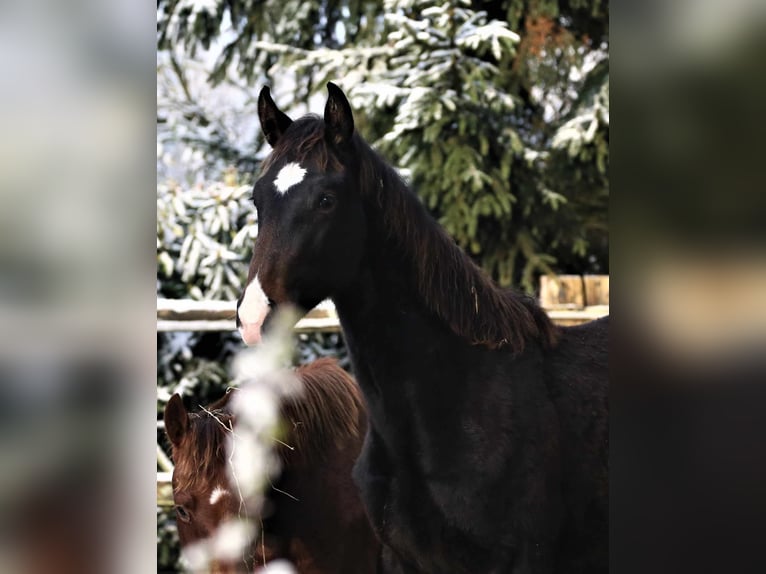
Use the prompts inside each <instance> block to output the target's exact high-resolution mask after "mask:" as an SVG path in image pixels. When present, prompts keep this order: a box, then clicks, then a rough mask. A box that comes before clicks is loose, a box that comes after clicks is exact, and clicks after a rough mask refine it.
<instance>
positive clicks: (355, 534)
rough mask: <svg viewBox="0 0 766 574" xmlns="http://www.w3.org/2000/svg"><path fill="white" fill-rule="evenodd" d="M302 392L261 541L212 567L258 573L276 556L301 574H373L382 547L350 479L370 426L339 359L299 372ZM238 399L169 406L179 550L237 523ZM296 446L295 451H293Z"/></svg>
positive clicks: (287, 405)
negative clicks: (231, 440)
mask: <svg viewBox="0 0 766 574" xmlns="http://www.w3.org/2000/svg"><path fill="white" fill-rule="evenodd" d="M295 374H296V375H297V377H298V378H299V380H300V381H301V382H302V387H303V391H302V392H301V393H300V395H298V396H294V397H288V398H287V399H285V400H284V401H283V403H282V405H281V416H282V418H283V420H284V421H285V423H286V425H285V426H287V428H288V430H287V434H286V437H283V438H284V439H285V440H284V441H283V442H278V441H275V444H276V448H277V451H278V455H279V458H280V459H281V463H282V464H281V466H282V470H281V473H280V475H279V477H278V479H276V480H274V481H273V483H272V485H271V486H270V487H268V486H267V488H268V489H269V491H268V492H267V493H266V500H265V503H264V512H263V515H262V516H259V517H252V518H254V519H255V521H256V524H259V525H261V526H262V531H261V538H260V539H259V540H257V541H256V542H255V543H254V544H253V545H252V547H251V549H250V553H249V556H248V557H246V558H244V559H243V560H242V561H241V562H238V563H227V564H223V563H218V564H215V568H216V571H218V572H242V571H252V569H253V567H254V566H257V565H263V564H264V563H266V562H269V561H271V560H275V559H280V558H281V559H286V560H289V561H290V562H292V563H293V564H294V565H295V567H296V568H297V570H298V572H299V573H300V574H344V573H347V574H364V573H368V572H370V573H371V572H375V570H376V561H377V556H378V552H379V545H378V542H377V539H376V538H375V535H374V534H373V531H372V529H371V527H370V524H369V522H368V519H367V516H366V514H365V512H364V508H363V506H362V503H361V501H360V498H359V494H358V492H357V488H356V486H355V485H354V483H353V481H352V478H351V469H352V466H353V464H354V461H355V460H356V458H357V456H358V454H359V451H360V448H361V445H362V439H363V437H364V433H365V429H366V427H367V415H366V412H365V408H364V403H363V401H362V398H361V395H360V392H359V389H358V387H357V385H356V383H355V382H354V380H353V379H352V378H351V377H350V376H349V375H348V374H347V373H346V372H345V371H344V370H343V369H341V368H340V367H339V366H338V365H337V363H336V362H335V361H334V360H332V359H327V358H325V359H319V360H317V361H315V362H313V363H311V364H309V365H305V366H301V367H299V368H297V369H296V371H295ZM233 394H234V393H231V392H229V391H227V393H226V395H225V396H224V397H222V398H221V399H219V400H218V401H217V402H215V403H214V404H212V405H210V407H209V408H207V409H203V410H202V411H201V412H198V413H189V412H187V410H186V408H185V407H184V405H183V402H182V400H181V397H180V396H179V395H177V394H176V395H173V397H171V399H170V401H169V402H168V404H167V406H166V408H165V429H166V432H167V434H168V437H169V439H170V441H171V443H172V447H173V451H172V454H173V460H174V462H175V469H174V471H173V498H174V502H175V505H176V518H177V524H178V534H179V538H180V542H181V546H182V547H187V546H189V545H190V544H192V543H193V542H196V541H200V540H203V539H205V538H209V537H210V536H211V535H212V534H213V533H214V531H215V529H216V528H217V527H218V526H219V525H220V524H221V523H222V522H224V521H225V520H226V519H229V518H233V517H236V516H237V515H238V513H239V511H240V499H239V497H238V496H237V494H236V492H237V489H236V486H235V485H233V484H232V481H231V479H230V478H229V476H228V474H227V453H226V444H227V443H226V438H227V434H228V432H231V429H236V420H235V416H234V415H233V414H232V411H231V409H230V407H229V405H228V403H229V399H230V397H231V396H232V395H233ZM287 445H289V446H287Z"/></svg>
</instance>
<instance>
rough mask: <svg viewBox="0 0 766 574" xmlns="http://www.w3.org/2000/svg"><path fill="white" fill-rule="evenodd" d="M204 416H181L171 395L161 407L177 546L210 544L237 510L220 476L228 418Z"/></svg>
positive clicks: (181, 407) (180, 407)
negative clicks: (170, 455)
mask: <svg viewBox="0 0 766 574" xmlns="http://www.w3.org/2000/svg"><path fill="white" fill-rule="evenodd" d="M216 407H219V405H218V404H216ZM210 412H211V413H212V414H208V413H207V412H202V413H200V414H197V413H189V412H187V410H186V408H185V407H184V404H183V401H182V400H181V397H180V396H179V395H177V394H175V395H173V396H172V397H171V398H170V401H168V404H167V406H166V407H165V432H166V433H167V435H168V438H169V439H170V442H171V443H172V445H173V461H174V464H175V467H174V469H173V502H174V503H175V510H176V523H177V525H178V537H179V539H180V542H181V546H188V545H189V544H191V543H193V542H197V541H200V540H204V539H206V538H210V536H211V535H212V534H213V533H214V532H215V530H216V528H217V527H218V526H219V525H220V524H222V523H223V522H224V521H225V520H226V519H228V518H232V517H234V516H236V514H237V511H238V508H239V498H238V497H237V496H236V494H235V491H234V490H233V489H232V487H231V484H230V481H229V478H228V476H227V472H226V436H227V433H228V432H231V423H232V420H231V415H228V414H226V413H225V412H223V411H220V410H215V411H210Z"/></svg>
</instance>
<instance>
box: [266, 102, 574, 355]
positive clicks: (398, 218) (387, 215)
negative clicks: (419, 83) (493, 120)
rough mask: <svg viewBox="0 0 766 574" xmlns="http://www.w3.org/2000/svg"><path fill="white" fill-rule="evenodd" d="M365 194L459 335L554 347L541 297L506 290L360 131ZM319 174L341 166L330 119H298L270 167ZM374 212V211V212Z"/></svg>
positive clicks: (490, 342)
mask: <svg viewBox="0 0 766 574" xmlns="http://www.w3.org/2000/svg"><path fill="white" fill-rule="evenodd" d="M351 145H352V146H353V147H354V151H355V152H356V158H357V161H358V162H359V164H358V168H357V169H358V177H359V183H358V184H359V189H360V192H361V193H362V195H363V197H364V198H365V199H366V200H367V201H374V202H376V205H377V208H378V209H376V210H374V211H376V212H380V213H381V214H382V219H383V227H384V229H385V231H386V233H387V234H388V236H389V237H390V238H391V239H392V240H394V242H395V243H396V244H397V245H398V247H399V249H400V250H401V251H402V252H403V254H404V256H405V258H406V259H407V260H408V261H409V262H410V265H411V271H412V273H413V275H414V277H415V284H416V289H417V291H418V293H419V294H420V297H421V298H422V301H423V303H424V304H425V305H426V306H427V307H428V308H429V309H430V310H431V311H432V312H433V313H435V314H436V315H437V316H438V317H439V318H440V319H441V320H442V321H444V322H445V323H446V324H447V325H449V327H450V329H451V330H452V331H453V332H454V333H455V334H457V335H459V336H461V337H463V338H465V339H467V340H468V341H470V342H471V343H472V344H475V345H483V346H486V347H488V348H490V349H499V348H507V349H509V350H511V351H513V352H515V353H521V352H522V351H523V350H524V347H525V344H526V343H527V342H528V341H530V340H536V341H539V342H540V343H541V344H542V345H543V346H544V347H552V346H554V345H555V343H556V340H557V338H558V333H559V329H558V328H557V327H556V326H555V325H554V324H553V323H552V322H551V320H550V319H549V318H548V316H547V314H546V313H545V312H544V311H543V309H542V308H541V307H540V306H539V305H538V304H537V303H536V302H535V300H534V299H532V298H531V297H528V296H526V295H522V294H520V293H517V292H514V291H512V290H510V289H503V288H501V287H499V286H498V285H497V284H496V283H495V282H494V281H492V279H491V278H490V277H488V276H487V274H486V273H485V272H484V271H483V270H482V269H481V268H480V267H479V266H478V265H476V263H474V262H473V260H472V259H471V258H470V257H468V256H467V255H466V254H465V252H464V251H463V250H462V249H460V248H459V247H458V246H457V245H456V244H455V242H454V241H453V240H452V239H451V238H450V237H449V235H447V233H446V232H445V231H444V230H443V229H442V228H441V227H440V226H439V225H438V224H437V223H436V222H435V221H434V220H433V218H431V217H430V215H429V214H428V213H427V211H426V210H425V209H424V208H423V206H422V204H421V203H420V200H419V199H418V197H417V196H416V195H415V194H414V193H412V191H411V190H410V189H409V188H408V186H407V184H406V183H405V182H404V180H403V179H402V178H401V177H400V176H399V174H398V173H397V172H396V171H395V170H394V169H393V168H392V167H391V166H390V165H389V164H388V163H387V162H386V161H385V160H384V159H383V158H382V157H381V156H380V155H379V154H378V153H377V152H375V151H374V150H373V149H372V148H371V147H370V146H369V145H368V144H367V143H366V142H365V141H364V139H362V137H361V136H360V135H359V134H358V133H356V132H355V133H354V136H353V139H352V143H351ZM288 154H289V156H290V157H291V158H292V159H293V160H295V161H299V162H301V163H302V164H304V165H307V166H310V167H313V168H314V169H317V170H319V171H327V170H333V169H334V170H338V169H342V164H341V162H340V160H339V159H338V158H337V157H336V155H335V154H334V153H333V151H332V149H331V148H330V146H329V145H328V144H327V142H326V141H325V137H324V121H323V120H322V119H320V118H319V117H318V116H313V115H308V116H304V117H303V118H300V119H298V120H296V121H294V122H293V123H292V124H291V126H290V127H289V128H288V130H287V131H286V133H285V134H284V135H283V137H282V138H281V139H280V140H279V141H278V142H277V144H276V146H275V148H274V150H273V152H272V153H271V155H270V156H269V157H268V158H267V159H266V161H265V162H264V165H263V171H264V172H265V171H266V170H267V169H268V168H269V166H271V165H273V164H274V163H275V162H276V161H278V160H279V159H280V158H281V157H284V156H286V155H288ZM371 211H373V210H371Z"/></svg>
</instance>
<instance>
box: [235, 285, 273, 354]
mask: <svg viewBox="0 0 766 574" xmlns="http://www.w3.org/2000/svg"><path fill="white" fill-rule="evenodd" d="M269 310H270V309H269V298H268V297H266V293H264V292H263V288H262V287H261V282H260V281H259V280H258V275H256V276H255V277H254V278H253V280H252V281H251V282H250V284H249V285H248V286H247V289H245V295H244V296H243V297H242V303H240V305H239V309H238V310H237V314H238V315H239V323H240V327H239V334H240V335H241V336H242V340H243V341H244V342H245V344H246V345H255V344H256V343H260V342H261V327H262V326H263V322H264V321H265V320H266V316H267V315H268V314H269Z"/></svg>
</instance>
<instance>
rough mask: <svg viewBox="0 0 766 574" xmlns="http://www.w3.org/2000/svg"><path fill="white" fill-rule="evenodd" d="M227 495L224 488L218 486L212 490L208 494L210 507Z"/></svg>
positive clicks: (227, 492)
mask: <svg viewBox="0 0 766 574" xmlns="http://www.w3.org/2000/svg"><path fill="white" fill-rule="evenodd" d="M228 494H229V491H228V490H226V489H225V488H221V487H220V486H216V487H215V488H214V489H213V492H211V493H210V505H211V506H212V505H213V504H215V503H216V502H218V501H219V500H221V498H223V497H224V496H228Z"/></svg>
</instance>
